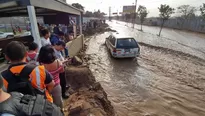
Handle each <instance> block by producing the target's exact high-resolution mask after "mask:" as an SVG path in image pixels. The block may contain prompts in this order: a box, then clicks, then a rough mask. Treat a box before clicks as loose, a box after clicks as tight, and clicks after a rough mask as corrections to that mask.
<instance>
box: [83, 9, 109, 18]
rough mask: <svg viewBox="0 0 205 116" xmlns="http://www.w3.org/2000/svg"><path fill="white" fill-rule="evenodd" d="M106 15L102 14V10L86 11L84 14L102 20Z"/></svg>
mask: <svg viewBox="0 0 205 116" xmlns="http://www.w3.org/2000/svg"><path fill="white" fill-rule="evenodd" d="M104 15H106V14H105V13H104V12H101V11H100V10H98V11H96V12H90V11H86V12H85V14H84V16H85V17H97V18H102V17H104Z"/></svg>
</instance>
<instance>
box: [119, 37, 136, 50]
mask: <svg viewBox="0 0 205 116" xmlns="http://www.w3.org/2000/svg"><path fill="white" fill-rule="evenodd" d="M117 48H138V45H137V42H136V41H135V40H134V39H132V38H130V39H118V40H117Z"/></svg>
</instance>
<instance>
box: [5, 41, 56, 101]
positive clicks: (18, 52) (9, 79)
mask: <svg viewBox="0 0 205 116" xmlns="http://www.w3.org/2000/svg"><path fill="white" fill-rule="evenodd" d="M5 57H6V59H7V60H9V61H10V62H11V65H10V66H9V68H8V69H7V70H5V71H3V72H2V73H1V74H2V76H3V82H4V88H5V90H7V92H13V91H17V92H21V93H23V94H30V95H37V94H42V95H44V96H45V98H47V99H48V100H49V101H50V102H53V99H52V97H51V95H50V92H51V91H52V89H53V87H54V81H53V79H52V76H51V75H50V74H49V73H48V72H47V71H46V70H45V68H44V66H35V65H31V64H26V58H27V51H26V48H25V46H24V45H23V44H22V43H21V42H17V41H12V42H10V43H9V44H8V45H7V47H6V50H5Z"/></svg>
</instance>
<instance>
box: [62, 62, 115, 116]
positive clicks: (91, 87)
mask: <svg viewBox="0 0 205 116" xmlns="http://www.w3.org/2000/svg"><path fill="white" fill-rule="evenodd" d="M66 76H67V79H68V80H67V82H69V85H70V86H71V88H72V90H73V93H72V94H71V96H70V97H69V99H68V100H66V101H65V103H66V104H65V108H67V112H66V114H67V115H68V116H114V108H113V106H112V105H111V102H110V101H109V100H108V98H107V94H106V93H105V91H104V90H103V88H102V86H101V85H100V83H98V82H96V80H95V77H94V76H93V75H92V73H91V71H90V70H89V68H88V67H87V66H78V67H68V68H67V69H66Z"/></svg>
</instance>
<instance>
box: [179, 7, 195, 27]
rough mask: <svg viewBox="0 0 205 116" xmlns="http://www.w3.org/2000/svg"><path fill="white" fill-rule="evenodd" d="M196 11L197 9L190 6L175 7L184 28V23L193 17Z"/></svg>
mask: <svg viewBox="0 0 205 116" xmlns="http://www.w3.org/2000/svg"><path fill="white" fill-rule="evenodd" d="M196 11H197V9H196V8H195V7H193V6H190V5H181V6H179V7H177V12H178V13H180V15H181V18H182V26H184V23H185V21H187V20H188V19H189V18H191V17H193V16H195V12H196Z"/></svg>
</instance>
